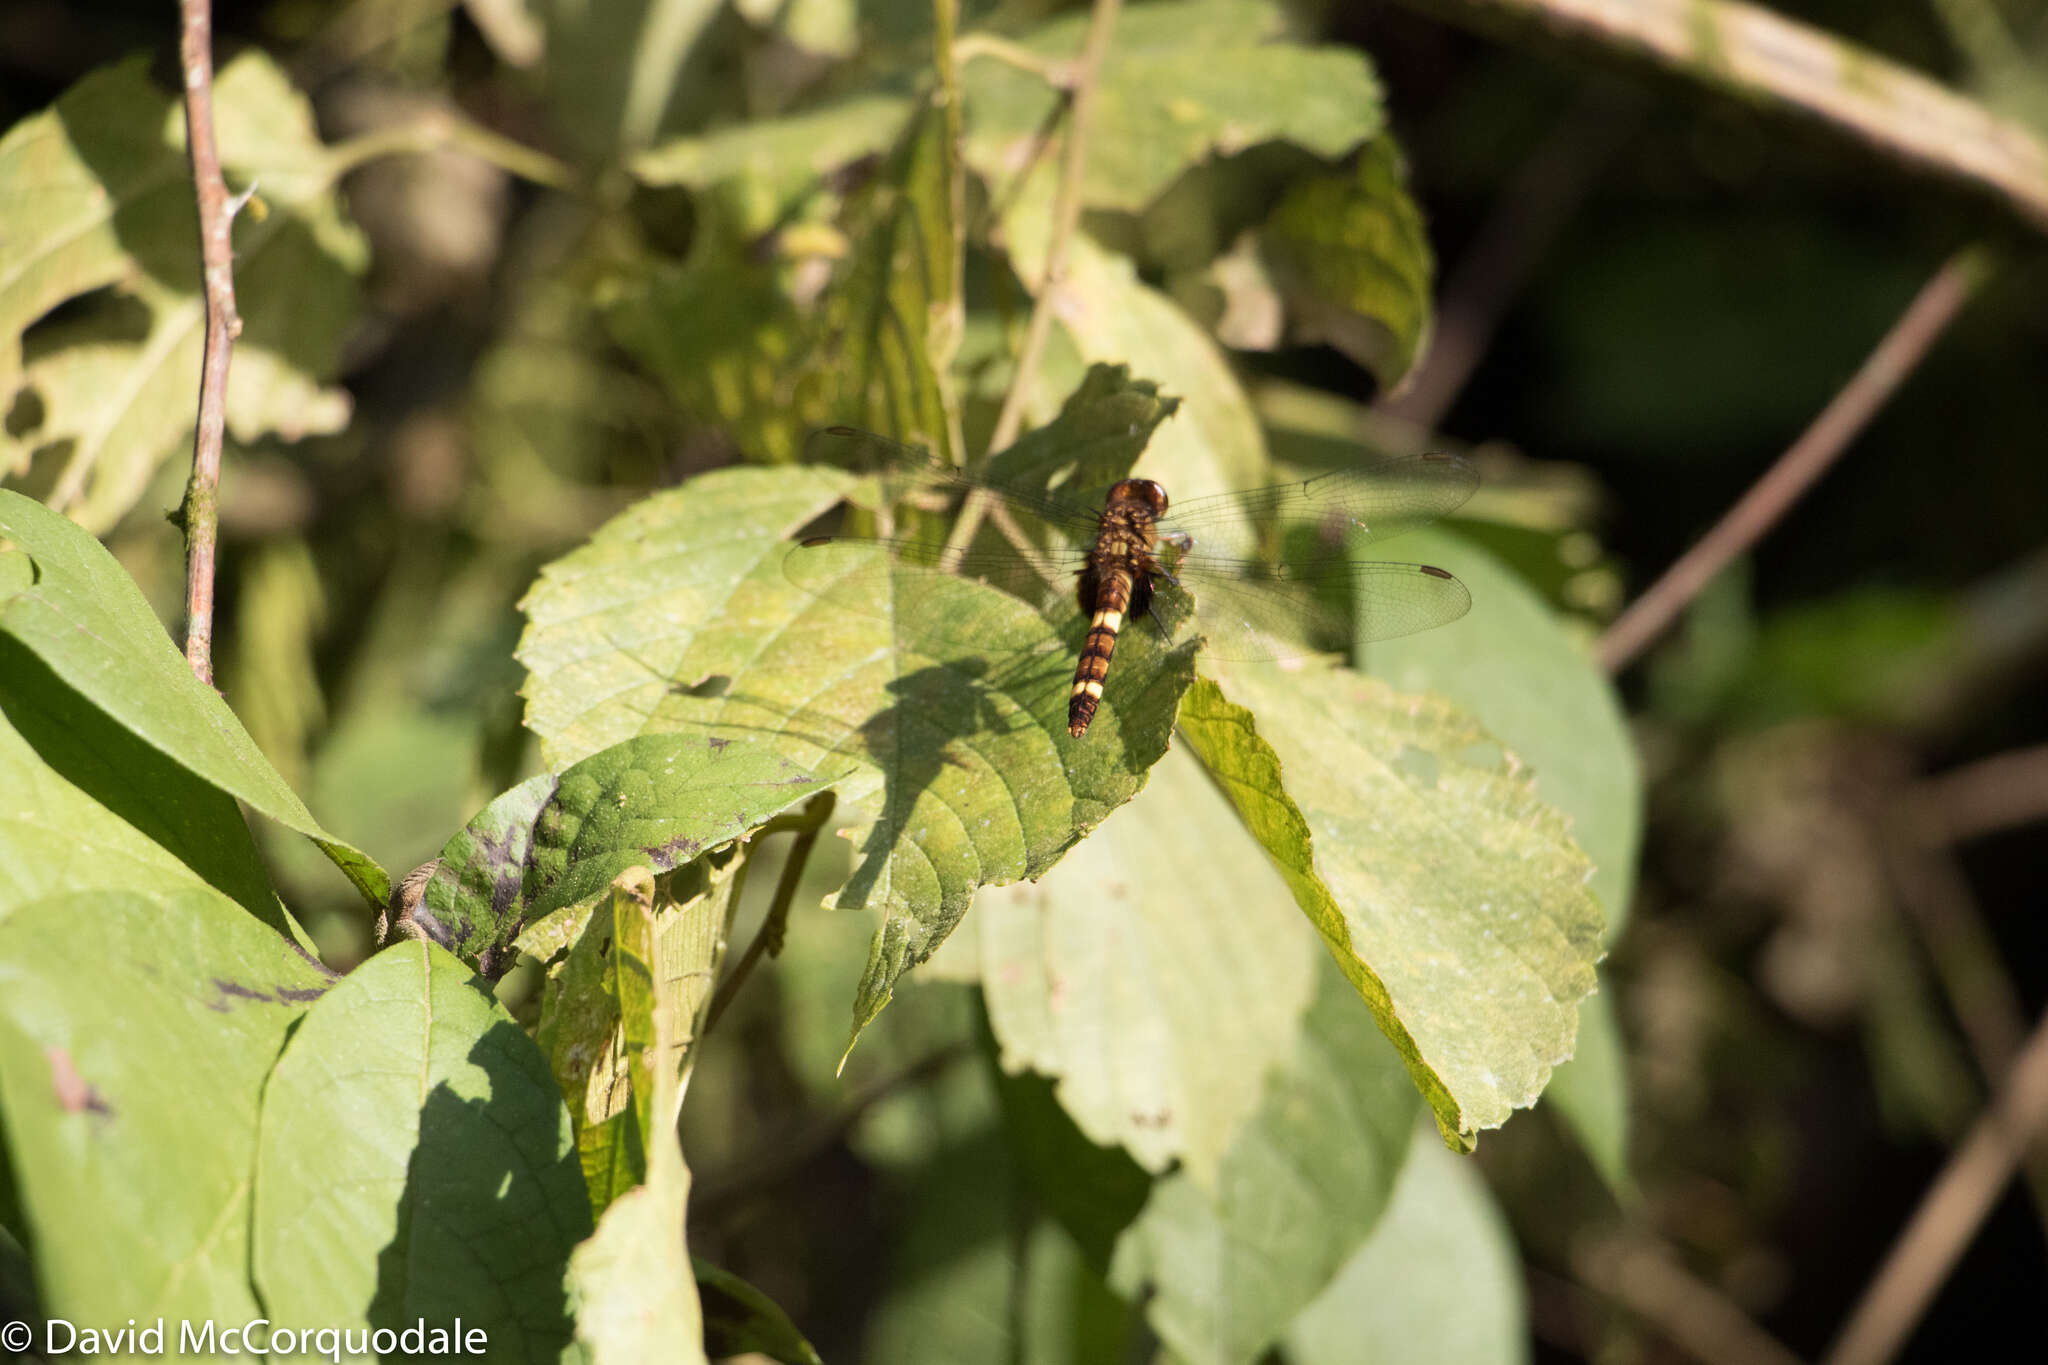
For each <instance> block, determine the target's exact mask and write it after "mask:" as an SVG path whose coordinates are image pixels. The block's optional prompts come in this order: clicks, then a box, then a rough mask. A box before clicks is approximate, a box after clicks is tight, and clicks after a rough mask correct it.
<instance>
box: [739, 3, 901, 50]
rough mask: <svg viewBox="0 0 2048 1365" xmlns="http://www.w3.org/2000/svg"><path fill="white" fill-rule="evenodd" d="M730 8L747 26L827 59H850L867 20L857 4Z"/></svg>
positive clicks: (745, 5)
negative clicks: (756, 27) (752, 25)
mask: <svg viewBox="0 0 2048 1365" xmlns="http://www.w3.org/2000/svg"><path fill="white" fill-rule="evenodd" d="M733 8H734V9H735V10H737V11H739V13H741V14H742V15H744V16H746V19H747V22H748V23H750V24H754V25H756V26H758V27H761V28H765V29H768V30H770V31H771V32H773V33H775V34H776V35H777V36H779V37H781V38H782V39H784V40H785V41H787V42H790V43H793V44H795V45H796V46H797V47H800V48H802V49H804V50H805V51H806V52H815V53H818V54H819V55H820V56H828V57H851V56H853V55H854V53H855V52H856V51H857V50H858V49H859V47H860V36H861V35H860V28H861V24H862V22H863V20H866V19H868V17H869V16H868V15H867V14H865V13H864V9H865V8H867V7H864V6H862V5H860V4H859V3H857V0H734V3H733Z"/></svg>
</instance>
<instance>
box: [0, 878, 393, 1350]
mask: <svg viewBox="0 0 2048 1365" xmlns="http://www.w3.org/2000/svg"><path fill="white" fill-rule="evenodd" d="M10 861H11V860H10ZM87 926H89V928H88V927H87ZM326 985H327V981H326V979H325V978H324V977H323V976H322V975H321V973H320V972H319V971H318V970H317V969H315V968H314V967H312V966H311V965H309V964H308V963H307V962H306V961H305V960H304V959H303V958H301V957H300V956H299V955H298V954H297V953H296V952H294V951H292V949H291V948H290V947H289V946H288V945H287V944H286V943H285V941H284V940H283V939H282V938H280V937H279V936H278V935H277V934H276V933H275V932H273V931H272V930H270V929H267V928H265V927H264V926H262V925H260V924H258V923H257V922H256V921H255V920H253V919H251V918H250V917H249V916H248V915H247V914H245V913H244V912H243V911H242V910H241V909H240V908H239V907H237V906H236V905H234V904H233V903H232V902H231V901H228V900H226V899H225V898H223V897H222V896H220V895H219V894H217V893H215V892H213V891H210V890H207V889H204V888H194V887H190V886H185V887H173V888H166V889H164V890H162V891H158V892H156V893H154V894H148V895H145V894H141V893H138V892H133V891H123V890H114V889H104V890H99V891H93V892H74V893H70V894H65V895H56V896H51V897H48V898H45V899H41V900H36V901H32V902H29V903H27V904H24V905H18V906H16V907H15V908H14V910H13V912H12V913H11V914H10V915H8V916H7V917H6V918H5V919H4V920H0V1103H4V1104H5V1107H6V1112H7V1129H6V1143H7V1154H8V1161H9V1163H10V1164H11V1166H12V1169H13V1183H14V1189H15V1190H16V1191H17V1192H18V1197H19V1198H20V1200H21V1204H22V1208H23V1211H24V1213H25V1215H26V1217H27V1219H28V1223H29V1227H30V1229H31V1231H32V1233H33V1238H34V1246H35V1254H36V1280H37V1283H38V1285H39V1286H40V1287H41V1291H42V1293H43V1295H44V1300H43V1303H44V1306H45V1307H46V1308H47V1309H48V1310H49V1311H50V1312H51V1313H55V1314H63V1315H66V1316H67V1317H68V1318H70V1319H71V1320H74V1321H77V1322H79V1323H81V1324H82V1323H86V1322H93V1321H98V1322H107V1323H124V1322H126V1321H127V1320H128V1319H129V1318H131V1317H133V1318H154V1317H156V1316H157V1315H158V1314H160V1313H161V1314H163V1315H165V1316H167V1317H169V1318H170V1319H172V1320H173V1321H175V1320H177V1319H178V1318H180V1317H184V1318H188V1319H192V1320H202V1319H210V1320H214V1321H219V1322H222V1323H229V1322H242V1321H245V1320H246V1317H245V1315H249V1314H257V1313H259V1312H260V1311H261V1310H260V1309H259V1307H258V1304H257V1301H256V1297H255V1295H254V1293H252V1292H251V1289H250V1284H249V1246H250V1242H249V1236H250V1233H249V1227H250V1224H249V1172H250V1170H251V1168H252V1165H253V1163H254V1161H255V1156H256V1145H257V1102H258V1097H259V1096H261V1094H262V1093H263V1087H264V1078H265V1077H266V1076H267V1075H269V1073H270V1069H271V1065H272V1063H273V1062H274V1061H275V1060H276V1058H277V1053H278V1049H279V1048H280V1047H281V1046H282V1045H283V1043H284V1039H285V1034H286V1032H287V1030H288V1029H289V1028H290V1027H291V1025H292V1023H293V1021H295V1020H297V1019H298V1018H300V1016H301V1015H302V1014H303V1013H304V1012H305V1009H306V1005H307V1003H308V1002H309V1001H312V1000H314V999H316V998H318V997H319V996H320V993H321V991H322V990H323V989H325V988H326ZM374 1255H375V1252H374V1249H373V1250H372V1252H371V1256H372V1257H374ZM173 1330H175V1329H173Z"/></svg>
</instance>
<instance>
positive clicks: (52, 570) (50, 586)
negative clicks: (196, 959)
mask: <svg viewBox="0 0 2048 1365" xmlns="http://www.w3.org/2000/svg"><path fill="white" fill-rule="evenodd" d="M0 536H4V537H6V538H7V539H10V540H12V541H13V542H14V543H15V545H16V546H18V547H20V548H21V549H23V550H25V551H27V552H28V554H29V555H30V556H32V557H33V558H34V560H35V567H36V582H35V586H33V587H30V588H25V589H23V590H21V591H19V592H16V593H15V594H13V595H12V596H11V597H8V598H6V599H5V600H4V601H0V633H5V634H6V635H9V636H11V637H13V639H14V640H16V641H18V642H19V643H20V644H21V645H22V646H23V647H24V648H26V649H27V650H29V651H30V652H32V653H33V654H35V656H36V657H37V658H38V659H40V660H41V661H42V662H43V663H44V664H45V665H46V666H47V667H48V668H49V669H50V671H51V672H52V673H54V674H55V675H56V676H57V677H58V678H59V679H61V680H62V681H63V682H65V683H66V684H68V685H69V686H70V687H71V688H73V689H74V690H75V691H77V692H78V694H79V695H80V696H82V697H84V698H85V699H86V700H87V701H88V702H89V703H91V704H92V705H93V706H95V707H97V708H99V709H100V710H101V711H102V712H104V713H105V714H106V715H107V716H108V717H109V718H110V719H111V720H112V721H114V722H115V723H116V724H118V725H120V726H121V727H122V728H124V729H126V730H127V731H128V732H129V733H131V734H133V735H134V736H135V737H136V738H137V739H139V740H141V741H142V742H143V743H145V744H148V745H150V746H151V747H152V748H155V749H156V750H158V751H159V752H160V753H162V754H164V755H165V756H166V757H168V758H169V759H170V760H171V761H172V762H174V763H176V764H178V765H179V766H180V767H183V768H185V769H186V770H187V771H189V772H190V773H192V774H193V776H195V777H197V778H199V779H200V780H201V781H203V782H205V783H207V784H208V785H210V786H213V787H215V788H217V789H219V790H220V791H223V792H225V793H227V794H229V795H230V796H233V797H236V798H238V799H240V800H242V801H245V802H247V803H248V804H249V805H250V806H251V807H253V808H255V809H256V810H258V811H260V812H262V813H263V814H264V815H267V816H269V817H270V818H271V819H273V820H275V821H277V822H278V823H279V824H281V825H284V826H285V827H286V828H288V829H293V830H297V831H298V832H299V833H301V834H304V835H306V836H307V837H308V838H310V839H312V840H313V841H314V842H315V843H317V844H318V845H319V846H320V849H321V851H322V852H323V853H325V854H326V855H327V856H328V857H329V858H331V859H333V860H334V863H335V865H336V866H337V867H339V868H341V870H342V872H343V873H345V874H346V875H347V876H348V879H349V880H350V881H351V882H353V883H355V885H356V888H357V890H359V891H360V892H361V893H362V894H363V897H364V899H366V900H368V901H369V902H370V903H371V904H373V905H382V904H383V901H384V897H385V895H386V894H387V893H388V891H389V882H388V880H387V878H386V877H385V874H384V872H383V870H382V869H381V868H379V867H378V866H377V865H376V864H375V863H373V862H371V861H370V859H369V858H368V857H367V856H366V855H364V854H363V853H362V851H361V850H359V849H356V848H354V847H352V846H350V845H348V844H345V843H342V842H341V841H340V840H338V839H336V838H334V837H333V836H332V835H331V834H329V833H328V832H327V831H326V830H324V829H322V828H321V827H320V825H319V823H318V822H317V821H315V820H314V819H313V816H312V814H311V813H310V812H309V811H308V810H307V809H306V807H305V803H304V802H302V801H300V800H299V797H298V794H297V793H295V792H294V791H292V789H291V788H290V787H289V786H288V785H286V783H285V781H284V779H283V778H282V777H280V776H279V775H278V772H277V770H276V769H275V768H273V767H271V766H270V761H269V760H268V759H266V758H264V757H263V755H262V753H261V751H259V750H258V749H257V748H256V744H255V741H254V740H252V739H250V738H249V734H248V732H247V731H246V730H244V729H243V728H242V723H241V722H240V721H238V720H236V719H235V714H234V712H232V711H230V710H229V709H228V706H227V703H226V702H224V701H222V700H221V696H220V693H218V692H216V691H214V690H213V689H212V688H211V687H208V686H206V685H205V684H203V683H201V682H200V681H199V680H198V679H197V678H195V677H193V676H192V670H191V669H190V668H189V667H187V665H186V663H185V659H184V656H183V655H181V654H180V653H179V652H178V650H177V648H176V647H175V646H173V645H172V644H171V641H170V637H168V636H166V635H165V634H164V628H163V626H162V625H160V624H159V623H158V621H157V619H156V613H154V612H153V611H151V610H150V607H149V603H148V602H146V601H144V600H143V597H142V594H141V592H140V591H138V590H137V589H136V586H135V580H134V579H132V578H130V577H129V576H128V574H127V571H126V570H124V569H122V568H121V566H120V565H119V564H117V563H116V562H115V561H114V557H113V556H112V555H110V554H108V553H107V551H106V549H105V547H103V546H102V545H101V544H100V543H99V542H98V541H97V540H94V539H93V538H92V537H91V536H90V535H87V534H86V533H85V532H84V531H83V530H81V529H79V527H78V526H77V525H76V524H75V523H73V522H71V521H69V520H67V519H66V518H64V517H60V516H58V515H57V514H56V513H54V512H52V511H50V510H49V509H48V508H46V507H44V506H42V505H41V504H39V503H36V502H34V501H31V500H30V499H28V498H24V497H22V496H21V495H19V494H17V493H10V492H7V491H6V490H4V489H0Z"/></svg>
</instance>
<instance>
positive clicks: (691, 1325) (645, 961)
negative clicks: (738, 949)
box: [568, 871, 715, 1365]
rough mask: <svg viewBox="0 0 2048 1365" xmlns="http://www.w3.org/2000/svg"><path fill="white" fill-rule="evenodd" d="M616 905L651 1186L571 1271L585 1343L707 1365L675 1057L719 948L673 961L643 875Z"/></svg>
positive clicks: (622, 1004) (619, 888)
mask: <svg viewBox="0 0 2048 1365" xmlns="http://www.w3.org/2000/svg"><path fill="white" fill-rule="evenodd" d="M607 899H608V901H609V905H608V907H607V909H608V911H609V913H608V914H607V916H606V917H607V918H608V919H610V920H611V922H612V927H613V929H614V931H615V934H616V939H615V943H616V948H617V962H616V963H615V965H614V968H613V974H612V980H613V981H614V982H615V989H616V992H617V999H618V1004H619V1016H620V1029H621V1033H622V1035H623V1038H624V1052H625V1059H626V1068H627V1071H628V1072H629V1074H630V1076H631V1084H632V1089H633V1109H632V1114H633V1118H632V1122H633V1123H634V1125H635V1127H636V1128H637V1130H638V1133H639V1137H640V1146H641V1149H642V1150H643V1151H645V1152H646V1154H647V1170H646V1177H645V1183H643V1184H641V1185H639V1186H637V1187H636V1188H634V1189H630V1190H628V1191H626V1192H625V1193H623V1194H621V1195H619V1196H618V1198H616V1199H614V1200H613V1201H612V1203H611V1205H610V1207H609V1208H607V1209H606V1210H605V1211H604V1216H603V1218H601V1219H600V1220H599V1222H598V1225H597V1231H596V1232H595V1233H593V1234H592V1235H591V1236H590V1238H589V1239H588V1240H587V1241H585V1242H584V1243H583V1244H582V1245H581V1246H579V1247H577V1248H576V1252H575V1254H574V1255H573V1256H572V1257H571V1258H570V1260H569V1275H568V1284H569V1293H570V1295H571V1298H572V1300H573V1302H574V1305H575V1312H576V1339H577V1341H578V1342H579V1343H581V1344H582V1345H583V1346H584V1347H586V1348H587V1349H588V1351H589V1356H590V1359H591V1361H592V1362H594V1365H612V1362H618V1363H619V1365H634V1362H639V1361H645V1360H672V1361H677V1362H682V1363H683V1365H689V1363H690V1362H696V1361H702V1360H704V1359H705V1356H704V1325H703V1315H702V1311H701V1309H700V1307H699V1304H698V1301H697V1282H696V1277H695V1274H694V1272H693V1271H692V1268H691V1264H690V1257H689V1253H688V1251H687V1250H686V1249H685V1247H684V1245H683V1213H684V1208H685V1206H686V1205H687V1204H688V1202H689V1197H690V1171H689V1168H688V1167H687V1166H685V1165H684V1164H683V1149H682V1147H681V1145H680V1144H679V1143H678V1142H677V1141H676V1108H677V1106H678V1105H679V1104H680V1102H681V1097H680V1092H679V1091H678V1088H677V1082H678V1077H677V1074H676V1068H675V1066H674V1064H673V1057H674V1054H675V1052H676V1050H677V1048H678V1047H679V1046H680V1044H681V1042H682V1040H683V1038H684V1037H686V1036H687V1031H688V1029H689V1027H690V1025H689V1023H688V1020H687V1017H686V1016H687V1014H688V1013H689V1012H690V1010H691V1003H690V1002H689V1001H688V1000H687V999H686V998H685V996H684V994H683V992H682V989H681V987H682V985H683V980H684V978H685V977H686V976H688V975H689V974H691V973H693V972H702V973H704V974H705V975H707V976H708V974H709V971H710V970H711V968H712V966H713V965H714V964H713V961H712V951H713V949H714V947H715V940H711V941H705V942H702V943H700V944H698V945H697V950H696V951H694V952H693V951H689V950H687V949H686V950H685V951H683V952H682V953H679V954H675V955H673V956H671V955H670V954H668V953H666V952H664V951H663V946H662V939H663V937H664V935H663V933H662V931H661V928H660V926H659V925H658V924H657V915H656V909H655V905H654V883H653V881H652V879H651V878H649V877H648V876H647V875H646V874H645V872H644V871H643V872H638V873H633V874H630V875H628V876H622V877H621V878H620V879H619V882H618V883H617V884H615V885H614V887H613V889H612V893H611V895H610V896H609V897H608V898H607ZM664 959H667V960H664Z"/></svg>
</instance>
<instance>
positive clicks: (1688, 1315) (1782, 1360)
mask: <svg viewBox="0 0 2048 1365" xmlns="http://www.w3.org/2000/svg"><path fill="white" fill-rule="evenodd" d="M1572 1270H1573V1273H1575V1274H1576V1275H1577V1276H1578V1277H1579V1278H1580V1279H1581V1280H1582V1281H1584V1282H1585V1283H1586V1284H1587V1285H1588V1286H1590V1287H1591V1288H1593V1289H1596V1290H1598V1291H1599V1292H1600V1293H1602V1294H1604V1295H1606V1296H1607V1297H1608V1298H1611V1299H1613V1300H1614V1301H1615V1302H1617V1303H1620V1304H1623V1305H1624V1306H1626V1307H1627V1308H1628V1309H1629V1310H1630V1311H1631V1312H1633V1313H1635V1314H1636V1315H1637V1316H1639V1317H1641V1318H1642V1319H1644V1320H1645V1321H1646V1322H1648V1323H1649V1324H1650V1325H1651V1326H1653V1327H1655V1328H1656V1329H1657V1330H1658V1331H1659V1332H1661V1333H1662V1334H1663V1335H1664V1336H1665V1337H1666V1338H1668V1339H1669V1340H1670V1341H1671V1342H1672V1344H1673V1345H1675V1346H1677V1347H1678V1348H1679V1349H1681V1350H1683V1351H1684V1352H1686V1354H1688V1355H1690V1356H1692V1357H1694V1358H1695V1359H1698V1360H1704V1361H1708V1362H1712V1363H1713V1365H1719V1362H1724V1361H1725V1362H1728V1365H1736V1363H1737V1362H1742V1363H1743V1365H1799V1357H1798V1356H1796V1355H1794V1354H1793V1353H1792V1352H1791V1351H1790V1350H1789V1349H1787V1348H1786V1347H1785V1345H1784V1344H1783V1343H1781V1342H1780V1341H1779V1340H1778V1339H1777V1338H1776V1337H1774V1336H1772V1335H1771V1334H1770V1333H1769V1332H1766V1331H1765V1330H1764V1329H1763V1328H1761V1327H1759V1326H1758V1325H1757V1324H1756V1322H1755V1321H1754V1320H1753V1319H1751V1318H1750V1316H1749V1315H1748V1314H1747V1313H1745V1312H1743V1311H1742V1309H1741V1308H1739V1307H1738V1306H1736V1304H1735V1302H1734V1301H1733V1300H1731V1299H1730V1298H1729V1297H1728V1296H1727V1295H1726V1294H1723V1293H1722V1292H1721V1291H1720V1290H1718V1289H1716V1288H1714V1286H1712V1285H1710V1284H1708V1283H1707V1282H1706V1281H1704V1280H1702V1279H1700V1278H1699V1277H1698V1276H1697V1275H1694V1274H1693V1273H1692V1272H1690V1271H1688V1270H1687V1269H1686V1268H1685V1267H1684V1266H1683V1265H1680V1264H1679V1261H1678V1257H1677V1256H1676V1255H1675V1254H1674V1253H1673V1252H1672V1251H1671V1249H1670V1248H1669V1247H1667V1246H1665V1245H1664V1244H1663V1243H1662V1242H1659V1241H1657V1240H1655V1239H1654V1238H1651V1237H1648V1236H1643V1235H1638V1234H1629V1233H1623V1234H1617V1235H1613V1236H1608V1237H1601V1238H1597V1239H1595V1240H1591V1241H1588V1242H1585V1243H1584V1244H1582V1245H1580V1246H1578V1247H1575V1248H1574V1249H1573V1252H1572Z"/></svg>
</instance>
